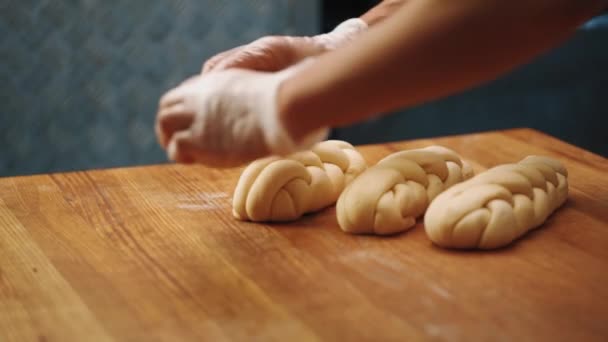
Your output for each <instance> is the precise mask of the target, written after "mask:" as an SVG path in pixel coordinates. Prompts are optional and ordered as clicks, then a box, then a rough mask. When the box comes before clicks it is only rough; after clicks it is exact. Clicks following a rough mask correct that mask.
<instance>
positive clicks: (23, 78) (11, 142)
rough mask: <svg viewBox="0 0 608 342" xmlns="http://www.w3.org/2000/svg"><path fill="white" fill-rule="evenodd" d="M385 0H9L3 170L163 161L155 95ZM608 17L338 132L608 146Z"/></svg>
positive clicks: (1, 122) (1, 107) (373, 138)
mask: <svg viewBox="0 0 608 342" xmlns="http://www.w3.org/2000/svg"><path fill="white" fill-rule="evenodd" d="M377 2H378V1H369V0H367V1H364V0H360V1H355V0H352V1H321V0H314V1H313V0H307V1H296V0H251V1H221V0H172V1H145V0H2V1H0V10H1V11H0V34H1V36H2V40H1V42H0V58H1V60H2V63H1V64H0V76H1V77H2V83H1V88H0V176H13V175H27V174H36V173H47V172H57V171H70V170H81V169H92V168H108V167H116V166H133V165H145V164H156V163H165V162H167V161H166V157H165V155H164V153H163V151H162V150H161V149H160V148H159V146H158V144H157V143H156V139H155V136H154V130H153V123H154V116H155V110H156V106H157V103H158V98H159V96H161V95H162V94H163V93H164V92H165V91H166V90H168V89H169V88H171V87H173V86H175V85H177V84H178V83H179V82H181V81H182V80H183V79H185V78H186V77H188V76H190V75H192V74H195V73H198V72H199V70H200V68H201V65H202V64H203V62H204V61H205V60H206V59H207V58H209V57H210V56H212V55H214V54H215V53H218V52H221V51H223V50H226V49H229V48H232V47H234V46H237V45H240V44H244V43H247V42H250V41H252V40H254V39H256V38H259V37H262V36H264V35H268V34H286V35H312V34H316V33H319V32H325V31H329V30H331V29H332V28H333V27H334V26H335V25H337V24H338V23H339V22H341V21H342V20H345V19H347V18H351V17H354V16H359V15H360V14H362V13H363V12H365V11H366V10H367V9H368V8H370V7H371V6H373V5H374V4H376V3H377ZM607 96H608V15H604V16H599V17H597V18H595V19H593V20H591V21H590V22H588V23H586V24H585V25H583V26H582V27H581V28H580V29H579V30H578V32H577V34H576V35H575V37H573V38H572V39H571V40H570V41H569V42H568V43H566V44H565V45H563V46H561V47H559V48H557V49H555V50H553V51H551V52H549V53H547V54H545V55H543V56H542V57H540V58H538V59H537V60H535V61H534V62H533V63H530V64H528V65H526V66H523V67H521V68H519V69H518V70H516V71H514V72H513V73H511V74H509V75H506V76H505V77H502V78H501V79H499V80H496V81H495V82H492V83H490V84H487V85H484V86H481V87H478V88H476V89H473V90H471V91H468V92H466V93H463V94H459V95H457V96H452V97H449V98H446V99H443V100H441V101H436V102H433V103H428V104H425V105H423V106H419V107H416V108H412V109H408V110H403V111H398V112H396V113H393V114H391V115H389V116H385V117H382V118H378V119H373V120H370V121H367V122H364V123H361V124H357V125H353V126H351V127H344V128H340V129H336V130H334V132H333V133H332V137H333V138H339V139H345V140H348V141H350V142H352V143H355V144H362V143H375V142H384V141H391V140H403V139H413V138H420V137H431V136H437V135H446V134H459V133H469V132H477V131H483V130H490V129H500V128H510V127H524V126H525V127H532V128H536V129H539V130H542V131H544V132H547V133H549V134H552V135H555V136H557V137H559V138H561V139H563V140H566V141H568V142H570V143H572V144H575V145H578V146H580V147H583V148H585V149H588V150H591V151H593V152H595V153H598V154H601V155H603V156H608V133H606V127H608V125H607V124H608V118H607V114H608V110H607V105H608V100H607Z"/></svg>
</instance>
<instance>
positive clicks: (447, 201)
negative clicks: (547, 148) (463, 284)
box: [424, 156, 568, 249]
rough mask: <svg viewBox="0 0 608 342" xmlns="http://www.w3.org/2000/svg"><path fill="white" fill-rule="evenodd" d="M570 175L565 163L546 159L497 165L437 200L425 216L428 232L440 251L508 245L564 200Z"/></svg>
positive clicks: (537, 157)
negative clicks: (444, 248)
mask: <svg viewBox="0 0 608 342" xmlns="http://www.w3.org/2000/svg"><path fill="white" fill-rule="evenodd" d="M567 177H568V173H567V171H566V169H565V168H564V167H563V166H562V164H561V163H559V162H558V161H556V160H554V159H550V158H547V157H539V156H529V157H526V158H525V159H523V160H522V161H520V162H519V163H517V164H505V165H500V166H497V167H494V168H492V169H490V170H487V171H485V172H483V173H480V174H479V175H477V176H476V177H474V178H472V179H470V180H468V181H466V182H463V183H461V184H458V185H456V186H454V187H452V188H451V189H449V190H448V191H446V192H444V193H442V194H441V195H439V196H437V198H436V199H435V200H434V201H433V203H431V205H430V206H429V209H428V210H427V212H426V215H425V217H424V227H425V230H426V233H427V235H428V237H429V238H430V239H431V240H432V241H433V242H434V243H435V244H437V245H439V246H442V247H451V248H481V249H491V248H498V247H502V246H505V245H507V244H509V243H510V242H512V241H513V240H515V239H517V238H518V237H520V236H522V235H524V234H525V233H526V232H527V231H529V230H531V229H532V228H535V227H537V226H539V225H541V224H542V223H543V222H545V220H546V219H547V217H548V216H549V215H550V214H551V213H552V212H553V211H554V210H555V209H557V208H558V207H559V206H561V205H562V204H563V203H564V202H565V201H566V198H567V197H568V179H567Z"/></svg>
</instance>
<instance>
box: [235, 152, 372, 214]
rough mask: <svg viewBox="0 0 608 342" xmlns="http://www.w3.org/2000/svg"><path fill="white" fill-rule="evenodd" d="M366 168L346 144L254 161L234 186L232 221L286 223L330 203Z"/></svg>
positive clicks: (357, 153) (359, 156)
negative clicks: (235, 219)
mask: <svg viewBox="0 0 608 342" xmlns="http://www.w3.org/2000/svg"><path fill="white" fill-rule="evenodd" d="M366 167H367V164H366V162H365V159H363V157H362V156H361V154H360V153H359V152H358V151H357V150H355V148H354V147H353V146H352V145H350V144H349V143H347V142H344V141H339V140H328V141H323V142H320V143H318V144H316V145H315V146H313V148H312V150H309V151H303V152H298V153H294V154H292V155H289V156H287V157H284V158H279V157H268V158H263V159H259V160H256V161H254V162H253V163H251V164H250V165H249V166H247V168H245V170H244V171H243V173H242V174H241V177H240V179H239V181H238V184H237V186H236V190H235V193H234V198H233V203H232V204H233V210H232V213H233V215H234V217H236V218H237V219H239V220H244V221H245V220H249V221H257V222H261V221H291V220H295V219H297V218H299V217H300V216H302V215H304V214H306V213H310V212H314V211H318V210H320V209H323V208H325V207H327V206H330V205H332V204H334V203H335V202H336V199H337V198H338V196H340V193H341V192H342V190H344V187H345V186H346V185H347V184H348V183H350V182H351V181H352V180H353V179H354V178H355V177H356V176H357V175H359V174H360V173H361V172H363V171H364V170H365V169H366Z"/></svg>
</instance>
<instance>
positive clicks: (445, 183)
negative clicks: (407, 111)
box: [336, 146, 473, 234]
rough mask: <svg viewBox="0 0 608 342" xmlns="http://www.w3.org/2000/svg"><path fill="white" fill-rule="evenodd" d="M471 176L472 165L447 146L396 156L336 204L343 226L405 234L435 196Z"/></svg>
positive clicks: (358, 230) (355, 183) (351, 230)
mask: <svg viewBox="0 0 608 342" xmlns="http://www.w3.org/2000/svg"><path fill="white" fill-rule="evenodd" d="M472 175H473V170H472V169H471V167H470V166H469V165H468V164H466V163H464V162H462V161H461V160H460V157H459V156H458V155H457V154H456V153H455V152H454V151H452V150H450V149H447V148H445V147H441V146H430V147H426V148H422V149H417V150H409V151H402V152H397V153H393V154H391V155H389V156H388V157H386V158H384V159H382V160H381V161H380V162H378V164H376V165H375V166H373V167H371V168H369V169H368V170H366V171H365V172H363V173H362V174H361V175H360V176H359V177H357V179H355V180H354V181H353V182H352V183H351V184H350V185H349V186H348V187H347V188H346V189H345V190H344V192H343V193H342V195H341V196H340V198H339V199H338V203H337V205H336V213H337V217H338V223H339V225H340V227H341V228H342V230H344V231H345V232H348V233H355V234H362V233H375V234H394V233H397V232H402V231H405V230H407V229H409V228H411V227H413V226H414V225H415V224H416V218H417V217H419V216H420V215H422V214H424V211H425V210H426V208H427V206H428V204H429V203H430V201H431V200H433V198H435V196H437V195H438V194H439V193H441V192H442V191H444V190H445V189H447V188H449V187H450V186H452V185H453V184H456V183H459V182H461V181H463V180H465V179H468V178H470V177H472Z"/></svg>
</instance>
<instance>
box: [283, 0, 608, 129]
mask: <svg viewBox="0 0 608 342" xmlns="http://www.w3.org/2000/svg"><path fill="white" fill-rule="evenodd" d="M583 3H584V4H585V5H583ZM601 3H602V2H601V1H583V0H571V1H566V0H537V1H531V2H528V1H523V0H521V1H503V0H460V1H449V0H443V1H442V0H411V1H408V3H407V4H405V5H403V6H402V7H401V8H400V9H399V11H398V12H397V13H395V15H393V16H392V17H391V18H388V19H387V20H386V21H384V22H382V23H381V24H379V25H378V26H377V27H375V28H373V29H371V30H370V31H369V32H368V33H367V34H365V35H364V36H362V37H361V38H360V39H358V40H357V41H356V42H355V43H353V44H352V45H350V46H348V47H345V48H344V49H340V50H336V51H334V52H331V53H328V54H325V55H323V56H322V57H320V58H319V60H318V61H317V62H316V63H314V64H313V65H311V66H310V67H309V68H308V69H307V70H306V71H305V72H303V73H300V74H298V75H296V76H295V77H294V78H292V79H289V80H287V81H286V82H285V83H284V85H283V86H282V87H281V89H280V91H279V96H278V102H279V108H280V112H281V113H282V115H283V121H284V122H285V125H286V126H287V128H288V129H289V130H290V131H292V132H293V134H294V135H295V136H296V137H298V136H301V135H302V134H305V133H306V131H310V130H312V129H314V128H317V127H321V126H326V125H329V126H339V125H345V124H350V123H354V122H357V121H360V120H362V119H364V118H367V117H369V116H371V115H374V114H376V113H381V112H386V111H390V110H393V109H396V108H402V107H407V106H413V105H417V104H420V103H423V102H426V101H430V100H433V99H437V98H439V97H442V96H446V95H449V94H452V93H455V92H458V91H461V90H464V89H467V88H470V87H472V86H475V85H478V84H480V83H482V82H486V81H489V80H492V79H494V78H496V77H497V76H499V75H501V74H503V73H505V72H507V71H509V70H511V69H513V68H514V67H516V66H518V65H520V64H522V63H525V62H527V61H529V60H531V59H532V58H533V57H535V56H537V55H538V54H539V53H541V52H543V51H545V50H547V49H549V48H551V47H553V46H555V45H556V44H558V43H559V42H561V41H563V40H564V39H566V38H567V37H568V36H569V35H571V34H572V32H573V31H574V30H575V29H576V27H577V26H578V25H580V23H582V22H583V21H584V20H586V19H587V18H589V17H590V16H592V15H594V14H595V13H596V11H599V10H601V8H602V7H601V6H602V4H601Z"/></svg>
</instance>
